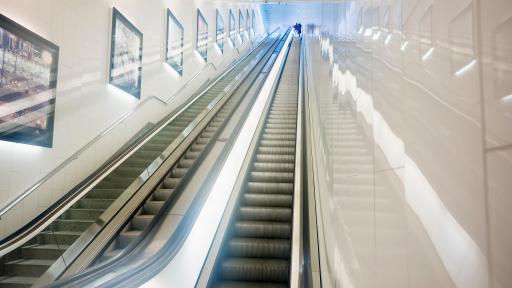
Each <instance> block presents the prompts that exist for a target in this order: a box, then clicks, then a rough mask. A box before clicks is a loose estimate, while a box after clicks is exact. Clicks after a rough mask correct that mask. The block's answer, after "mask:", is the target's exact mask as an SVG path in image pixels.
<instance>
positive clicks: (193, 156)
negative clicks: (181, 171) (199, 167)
mask: <svg viewBox="0 0 512 288" xmlns="http://www.w3.org/2000/svg"><path fill="white" fill-rule="evenodd" d="M200 153H201V152H196V151H190V150H189V151H187V152H186V153H185V159H196V158H197V157H199V154H200Z"/></svg>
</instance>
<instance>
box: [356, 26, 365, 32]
mask: <svg viewBox="0 0 512 288" xmlns="http://www.w3.org/2000/svg"><path fill="white" fill-rule="evenodd" d="M363 31H364V26H361V28H359V31H358V32H357V33H359V34H363Z"/></svg>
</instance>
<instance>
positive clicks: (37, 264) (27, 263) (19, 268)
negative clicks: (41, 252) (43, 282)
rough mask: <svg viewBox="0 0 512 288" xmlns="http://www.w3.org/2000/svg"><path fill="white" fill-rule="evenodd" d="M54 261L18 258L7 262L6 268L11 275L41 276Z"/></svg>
mask: <svg viewBox="0 0 512 288" xmlns="http://www.w3.org/2000/svg"><path fill="white" fill-rule="evenodd" d="M53 262H54V260H45V259H18V260H15V261H12V262H7V263H5V270H6V272H7V274H8V275H11V276H23V277H40V276H41V275H43V274H44V272H46V270H48V268H50V266H51V265H52V264H53Z"/></svg>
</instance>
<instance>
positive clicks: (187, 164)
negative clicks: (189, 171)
mask: <svg viewBox="0 0 512 288" xmlns="http://www.w3.org/2000/svg"><path fill="white" fill-rule="evenodd" d="M192 164H194V159H185V158H181V159H180V164H179V166H180V167H182V168H190V166H192Z"/></svg>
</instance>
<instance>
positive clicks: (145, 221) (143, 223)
mask: <svg viewBox="0 0 512 288" xmlns="http://www.w3.org/2000/svg"><path fill="white" fill-rule="evenodd" d="M151 220H153V215H135V216H134V217H133V218H132V220H131V228H132V229H133V230H144V228H146V227H147V226H148V225H149V222H151Z"/></svg>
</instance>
